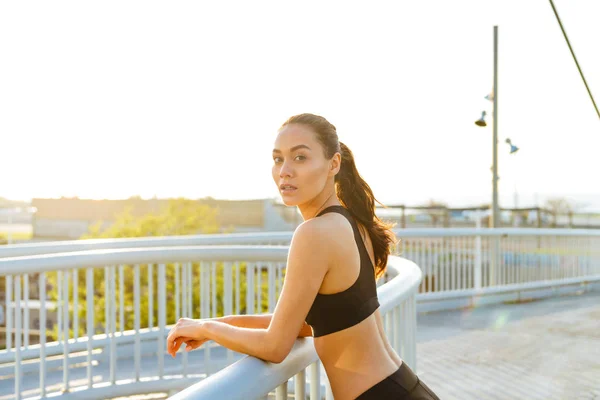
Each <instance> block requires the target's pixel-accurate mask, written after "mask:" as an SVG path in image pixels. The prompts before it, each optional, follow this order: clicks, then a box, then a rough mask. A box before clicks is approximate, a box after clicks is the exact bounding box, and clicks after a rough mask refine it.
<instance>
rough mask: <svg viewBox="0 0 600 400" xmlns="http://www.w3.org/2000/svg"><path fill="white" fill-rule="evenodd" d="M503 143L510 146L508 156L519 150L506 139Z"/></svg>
mask: <svg viewBox="0 0 600 400" xmlns="http://www.w3.org/2000/svg"><path fill="white" fill-rule="evenodd" d="M505 142H506V143H508V145H509V146H510V154H514V153H516V152H517V151H519V148H518V147H517V146H515V145H514V144H512V142H511V141H510V139H509V138H506V140H505Z"/></svg>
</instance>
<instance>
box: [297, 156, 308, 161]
mask: <svg viewBox="0 0 600 400" xmlns="http://www.w3.org/2000/svg"><path fill="white" fill-rule="evenodd" d="M296 158H301V159H302V160H306V157H304V156H296Z"/></svg>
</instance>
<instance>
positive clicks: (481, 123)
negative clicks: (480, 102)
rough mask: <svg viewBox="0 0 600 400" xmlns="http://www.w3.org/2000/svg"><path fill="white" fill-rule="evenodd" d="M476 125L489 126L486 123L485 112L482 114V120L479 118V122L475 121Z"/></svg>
mask: <svg viewBox="0 0 600 400" xmlns="http://www.w3.org/2000/svg"><path fill="white" fill-rule="evenodd" d="M475 125H477V126H487V124H486V123H485V111H482V112H481V118H479V119H478V120H477V121H475Z"/></svg>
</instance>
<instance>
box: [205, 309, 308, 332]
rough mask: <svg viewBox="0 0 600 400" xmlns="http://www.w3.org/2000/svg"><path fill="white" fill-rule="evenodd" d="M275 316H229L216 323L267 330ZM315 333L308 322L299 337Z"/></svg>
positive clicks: (303, 326) (219, 319) (218, 319)
mask: <svg viewBox="0 0 600 400" xmlns="http://www.w3.org/2000/svg"><path fill="white" fill-rule="evenodd" d="M272 318H273V314H254V315H227V316H225V317H221V318H216V319H215V320H216V321H219V322H224V323H226V324H227V325H232V326H237V327H239V328H252V329H267V328H268V327H269V325H271V319H272ZM312 335H313V332H312V329H311V327H310V325H308V324H307V323H306V322H305V323H304V324H303V325H302V328H301V329H300V332H298V337H307V336H312Z"/></svg>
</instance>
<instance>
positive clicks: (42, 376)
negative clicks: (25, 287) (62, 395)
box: [38, 272, 46, 398]
mask: <svg viewBox="0 0 600 400" xmlns="http://www.w3.org/2000/svg"><path fill="white" fill-rule="evenodd" d="M38 280H39V286H38V290H39V294H40V326H39V330H40V397H41V398H44V397H46V273H45V272H42V273H40V275H39V277H38Z"/></svg>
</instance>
